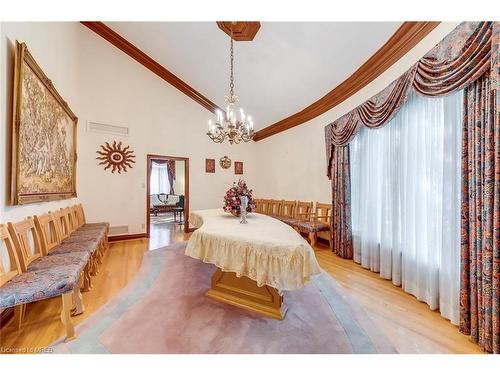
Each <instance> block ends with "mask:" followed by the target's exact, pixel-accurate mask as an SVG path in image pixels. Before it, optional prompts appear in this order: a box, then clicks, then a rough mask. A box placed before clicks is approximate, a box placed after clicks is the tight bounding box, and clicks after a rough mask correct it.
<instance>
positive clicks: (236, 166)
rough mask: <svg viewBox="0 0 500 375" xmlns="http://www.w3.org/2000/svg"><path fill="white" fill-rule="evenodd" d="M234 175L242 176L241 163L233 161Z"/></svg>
mask: <svg viewBox="0 0 500 375" xmlns="http://www.w3.org/2000/svg"><path fill="white" fill-rule="evenodd" d="M234 174H243V162H242V161H235V162H234Z"/></svg>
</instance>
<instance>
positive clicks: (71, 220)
mask: <svg viewBox="0 0 500 375" xmlns="http://www.w3.org/2000/svg"><path fill="white" fill-rule="evenodd" d="M61 210H63V212H64V215H66V218H67V220H68V228H69V234H71V233H73V232H74V231H75V230H77V229H78V222H77V221H76V219H75V216H74V215H73V211H72V210H71V207H65V208H61Z"/></svg>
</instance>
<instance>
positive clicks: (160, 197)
mask: <svg viewBox="0 0 500 375" xmlns="http://www.w3.org/2000/svg"><path fill="white" fill-rule="evenodd" d="M146 217H147V220H146V221H147V222H146V225H147V234H148V237H149V241H150V248H151V249H153V248H159V247H162V246H167V245H169V244H171V243H173V242H177V241H176V238H181V237H183V235H184V233H188V232H189V221H188V219H189V158H185V157H179V156H166V155H151V154H148V155H147V188H146Z"/></svg>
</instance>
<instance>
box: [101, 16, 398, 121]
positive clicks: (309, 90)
mask: <svg viewBox="0 0 500 375" xmlns="http://www.w3.org/2000/svg"><path fill="white" fill-rule="evenodd" d="M106 25H107V26H109V27H110V28H111V29H112V30H114V31H115V32H117V33H118V34H119V35H121V36H122V37H124V38H125V39H127V40H128V41H129V42H131V43H132V44H134V45H135V46H136V47H137V48H139V49H140V50H142V51H143V52H145V53H146V54H147V55H149V56H150V57H151V58H153V59H154V60H156V61H157V62H158V63H160V64H161V65H162V66H163V67H165V68H167V69H168V70H169V71H170V72H172V73H174V74H175V75H176V76H177V77H179V78H181V79H182V80H183V81H184V82H186V83H187V84H189V85H190V86H192V87H193V88H195V89H196V90H197V91H198V92H200V93H201V94H203V95H204V96H205V97H207V98H209V99H210V100H211V101H213V102H214V103H215V104H217V105H218V106H220V107H222V108H224V107H225V104H224V96H225V95H227V91H228V86H229V37H228V36H227V35H226V34H225V33H224V32H223V31H221V29H219V27H218V26H217V24H216V23H215V22H106ZM400 26H401V22H327V23H326V22H314V23H312V22H262V23H261V27H260V29H259V30H258V33H257V34H256V36H255V37H254V39H253V41H239V42H236V43H235V80H236V87H235V88H236V93H237V94H238V95H239V97H240V104H241V106H242V107H243V108H244V109H245V111H246V112H247V113H249V114H251V115H252V116H253V117H254V120H255V128H256V129H257V130H259V129H262V128H265V127H267V126H269V125H271V124H273V123H276V122H278V121H280V120H282V119H284V118H286V117H288V116H290V115H292V114H294V113H296V112H298V111H300V110H302V109H304V108H305V107H307V106H309V105H310V104H311V103H313V102H315V101H316V100H318V99H319V98H321V97H322V96H324V95H325V94H327V93H328V92H329V91H331V90H332V89H333V88H335V87H336V86H337V85H339V84H340V83H341V82H342V81H344V80H345V79H346V78H348V77H349V76H350V75H351V74H352V73H353V72H355V71H356V70H357V69H358V68H359V67H360V66H361V65H362V64H363V63H364V62H366V61H367V60H368V59H369V58H370V57H371V56H372V55H373V54H374V53H375V52H377V50H379V48H380V47H382V46H383V45H384V44H385V43H386V42H387V40H388V39H389V38H390V37H391V36H392V35H393V34H394V33H395V31H396V30H397V29H398V28H399V27H400ZM208 117H209V116H208V114H207V118H208Z"/></svg>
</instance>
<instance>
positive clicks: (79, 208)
mask: <svg viewBox="0 0 500 375" xmlns="http://www.w3.org/2000/svg"><path fill="white" fill-rule="evenodd" d="M73 207H75V209H76V217H77V219H78V224H79V226H82V225H85V224H86V223H87V222H86V220H85V211H84V210H83V205H82V204H81V203H79V204H77V205H76V206H73Z"/></svg>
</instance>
